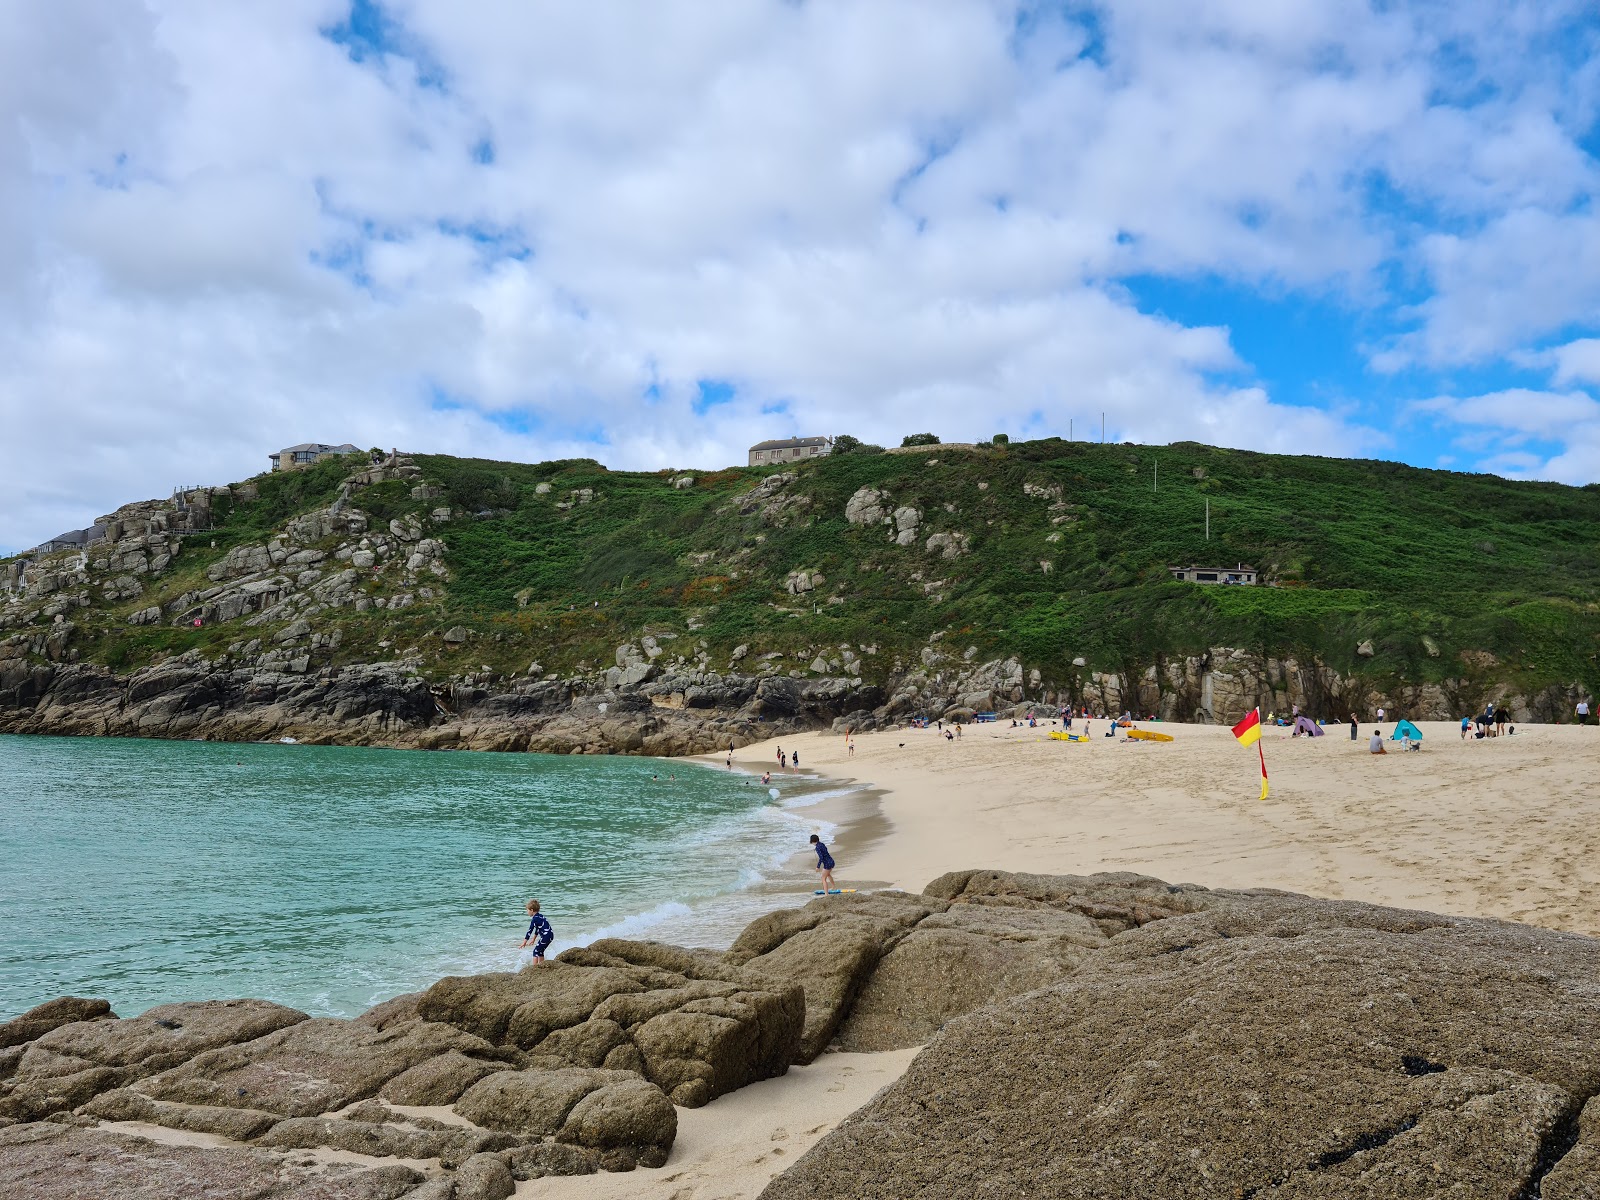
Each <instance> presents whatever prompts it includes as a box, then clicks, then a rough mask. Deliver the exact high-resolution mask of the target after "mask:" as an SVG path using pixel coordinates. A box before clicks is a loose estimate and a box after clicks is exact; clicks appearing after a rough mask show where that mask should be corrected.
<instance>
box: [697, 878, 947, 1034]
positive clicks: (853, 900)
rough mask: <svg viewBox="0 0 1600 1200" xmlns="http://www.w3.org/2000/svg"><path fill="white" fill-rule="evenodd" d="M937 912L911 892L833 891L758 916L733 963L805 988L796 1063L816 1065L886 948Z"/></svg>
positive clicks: (736, 948)
mask: <svg viewBox="0 0 1600 1200" xmlns="http://www.w3.org/2000/svg"><path fill="white" fill-rule="evenodd" d="M938 907H943V905H938ZM933 911H934V909H933V908H931V907H930V906H929V905H928V904H927V903H926V902H924V901H922V900H921V899H919V898H917V897H914V896H910V895H907V894H905V893H903V892H882V893H876V894H872V895H852V896H827V897H823V898H822V899H820V900H814V901H812V902H811V903H809V904H807V905H806V906H805V907H804V908H800V909H781V910H779V911H778V912H774V913H769V914H768V915H766V916H764V917H760V918H758V919H757V920H755V921H754V922H752V923H751V925H750V926H749V927H748V928H747V929H746V930H745V931H744V932H743V933H742V934H740V935H739V938H738V939H737V940H736V941H735V942H734V944H733V946H732V947H731V948H730V949H729V951H728V961H729V962H732V963H738V964H740V965H742V966H743V967H744V968H745V969H746V970H748V971H751V972H753V973H755V974H757V975H759V976H760V977H762V978H765V979H769V980H773V981H786V982H792V983H798V984H799V985H800V986H801V988H802V989H804V991H805V998H806V1014H805V1027H804V1030H803V1031H802V1034H801V1038H800V1046H799V1049H798V1051H797V1054H796V1059H795V1061H797V1062H800V1063H809V1062H811V1061H812V1060H814V1059H815V1058H816V1057H817V1055H819V1054H821V1053H822V1052H823V1051H824V1050H826V1049H827V1048H828V1045H829V1044H830V1043H831V1042H832V1041H833V1039H834V1035H835V1034H836V1033H837V1032H838V1029H839V1025H840V1022H841V1021H843V1020H844V1017H845V1014H846V1013H848V1012H849V1011H850V1009H851V1006H852V1005H853V1004H855V1002H856V996H857V994H858V993H859V992H860V991H861V988H862V987H863V985H865V984H866V983H867V980H868V978H869V977H871V976H872V975H873V972H874V970H875V968H877V967H878V961H879V959H880V958H881V957H882V955H883V954H884V952H885V951H886V950H887V949H888V948H889V947H890V946H892V945H894V944H895V943H896V942H898V941H899V940H900V939H901V938H903V937H905V936H906V933H907V931H908V930H909V929H910V928H912V927H913V926H915V925H916V924H917V923H918V922H920V921H922V920H924V919H925V918H927V917H928V916H929V915H930V914H931V913H932V912H933ZM963 1011H964V1010H963ZM905 1044H907V1045H916V1044H918V1043H916V1042H908V1043H905Z"/></svg>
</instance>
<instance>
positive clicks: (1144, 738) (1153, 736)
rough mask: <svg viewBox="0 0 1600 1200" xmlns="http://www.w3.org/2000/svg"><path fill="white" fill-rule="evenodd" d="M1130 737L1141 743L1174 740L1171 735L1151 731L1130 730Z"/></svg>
mask: <svg viewBox="0 0 1600 1200" xmlns="http://www.w3.org/2000/svg"><path fill="white" fill-rule="evenodd" d="M1128 736H1129V737H1131V738H1133V739H1134V740H1135V741H1140V742H1170V741H1171V740H1172V735H1171V734H1170V733H1156V732H1155V731H1154V730H1151V729H1130V730H1128Z"/></svg>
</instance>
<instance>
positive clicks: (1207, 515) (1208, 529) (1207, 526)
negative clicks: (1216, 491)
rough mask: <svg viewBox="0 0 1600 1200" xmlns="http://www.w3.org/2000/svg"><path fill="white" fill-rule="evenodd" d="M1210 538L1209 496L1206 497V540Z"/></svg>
mask: <svg viewBox="0 0 1600 1200" xmlns="http://www.w3.org/2000/svg"><path fill="white" fill-rule="evenodd" d="M1210 540H1211V498H1210V497H1209V496H1208V497H1207V498H1206V541H1208V542H1209V541H1210Z"/></svg>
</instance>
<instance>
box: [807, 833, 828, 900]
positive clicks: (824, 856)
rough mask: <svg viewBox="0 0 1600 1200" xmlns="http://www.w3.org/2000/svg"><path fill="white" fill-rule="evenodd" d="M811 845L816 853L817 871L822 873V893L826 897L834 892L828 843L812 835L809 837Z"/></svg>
mask: <svg viewBox="0 0 1600 1200" xmlns="http://www.w3.org/2000/svg"><path fill="white" fill-rule="evenodd" d="M811 845H812V848H813V849H815V850H816V852H817V870H819V871H821V872H822V891H823V894H824V895H826V894H827V893H829V892H831V891H833V890H834V887H833V855H831V854H829V853H828V843H826V842H824V841H823V840H822V839H821V838H819V837H818V836H817V835H816V834H814V833H813V834H812V835H811Z"/></svg>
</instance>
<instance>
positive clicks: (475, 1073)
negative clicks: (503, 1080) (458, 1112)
mask: <svg viewBox="0 0 1600 1200" xmlns="http://www.w3.org/2000/svg"><path fill="white" fill-rule="evenodd" d="M507 1070H510V1067H508V1066H507V1065H506V1064H505V1063H502V1062H492V1061H486V1060H484V1059H481V1058H468V1057H467V1056H466V1055H465V1054H462V1053H460V1052H459V1051H456V1050H447V1051H445V1053H443V1054H440V1055H436V1056H435V1057H433V1058H429V1059H424V1060H423V1061H422V1062H420V1063H418V1064H417V1065H416V1066H414V1067H410V1068H408V1069H407V1070H404V1071H401V1072H400V1074H398V1075H396V1076H395V1077H394V1078H393V1079H391V1080H389V1082H388V1083H386V1084H384V1085H383V1087H381V1088H379V1089H378V1095H379V1096H381V1097H382V1098H383V1099H385V1100H387V1101H389V1102H390V1103H391V1104H415V1105H440V1104H454V1103H455V1102H456V1101H457V1100H459V1099H460V1098H461V1093H463V1092H465V1091H466V1090H467V1089H468V1088H469V1087H471V1086H472V1085H473V1084H475V1083H477V1082H478V1080H480V1079H482V1078H483V1077H484V1076H485V1075H492V1074H493V1073H494V1072H496V1071H507Z"/></svg>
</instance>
